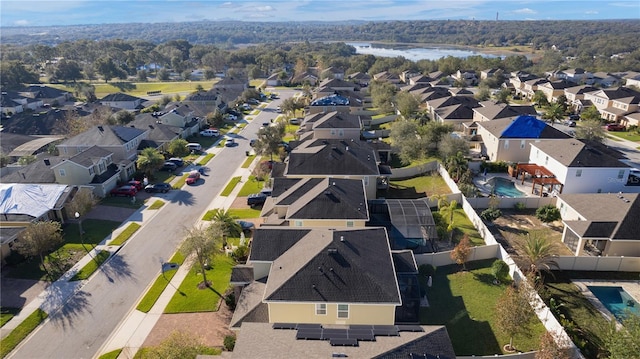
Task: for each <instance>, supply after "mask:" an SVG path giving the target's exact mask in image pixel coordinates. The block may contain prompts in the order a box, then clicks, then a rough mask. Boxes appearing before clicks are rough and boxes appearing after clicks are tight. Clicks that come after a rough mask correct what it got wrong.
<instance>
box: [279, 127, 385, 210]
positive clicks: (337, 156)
mask: <svg viewBox="0 0 640 359" xmlns="http://www.w3.org/2000/svg"><path fill="white" fill-rule="evenodd" d="M274 169H275V167H274ZM390 175H391V173H390V170H389V169H388V167H387V166H383V165H381V164H380V159H379V156H378V154H377V153H376V152H375V151H374V150H373V149H372V148H371V147H370V146H369V145H368V144H367V142H365V141H360V140H359V139H351V140H327V139H317V140H310V141H304V142H302V143H300V144H298V145H297V146H296V147H295V148H293V149H292V150H291V152H290V153H289V159H288V161H287V162H286V163H285V168H284V170H283V176H284V177H287V178H325V177H340V178H353V179H358V180H362V181H364V186H365V189H366V193H367V198H376V192H377V190H378V189H386V187H387V184H388V176H390ZM274 177H277V176H275V175H274Z"/></svg>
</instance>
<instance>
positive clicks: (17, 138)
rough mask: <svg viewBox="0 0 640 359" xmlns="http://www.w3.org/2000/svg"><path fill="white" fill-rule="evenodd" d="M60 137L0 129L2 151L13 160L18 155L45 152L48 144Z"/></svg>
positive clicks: (60, 138) (17, 157)
mask: <svg viewBox="0 0 640 359" xmlns="http://www.w3.org/2000/svg"><path fill="white" fill-rule="evenodd" d="M62 138H63V137H62V136H29V135H22V134H17V133H8V132H5V131H0V146H1V148H2V153H4V154H5V155H7V156H8V157H9V158H10V160H11V161H13V162H15V161H17V160H18V159H19V158H20V157H24V156H32V155H37V154H39V153H43V152H46V151H47V149H48V148H49V146H51V145H52V144H54V143H56V142H58V141H60V140H62Z"/></svg>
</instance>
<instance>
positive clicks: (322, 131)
mask: <svg viewBox="0 0 640 359" xmlns="http://www.w3.org/2000/svg"><path fill="white" fill-rule="evenodd" d="M363 117H365V118H364V119H363ZM363 121H371V116H358V115H351V114H348V113H344V112H337V111H332V112H327V113H322V112H320V113H316V114H311V115H307V116H305V118H304V120H303V121H302V123H301V124H300V128H299V129H298V131H297V133H298V134H300V138H301V139H310V138H315V139H319V138H321V139H345V138H346V139H351V138H359V137H360V131H361V130H362V125H363ZM309 132H311V137H306V136H308V135H305V134H308V133H309Z"/></svg>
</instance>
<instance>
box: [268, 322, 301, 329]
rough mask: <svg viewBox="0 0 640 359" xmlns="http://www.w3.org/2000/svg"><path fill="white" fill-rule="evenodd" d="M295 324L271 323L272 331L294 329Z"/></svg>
mask: <svg viewBox="0 0 640 359" xmlns="http://www.w3.org/2000/svg"><path fill="white" fill-rule="evenodd" d="M296 325H297V324H295V323H273V329H296Z"/></svg>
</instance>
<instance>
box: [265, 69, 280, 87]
mask: <svg viewBox="0 0 640 359" xmlns="http://www.w3.org/2000/svg"><path fill="white" fill-rule="evenodd" d="M265 82H266V84H267V86H280V73H279V72H276V73H273V74H271V75H270V76H269V77H267V80H266V81H265Z"/></svg>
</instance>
